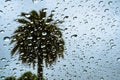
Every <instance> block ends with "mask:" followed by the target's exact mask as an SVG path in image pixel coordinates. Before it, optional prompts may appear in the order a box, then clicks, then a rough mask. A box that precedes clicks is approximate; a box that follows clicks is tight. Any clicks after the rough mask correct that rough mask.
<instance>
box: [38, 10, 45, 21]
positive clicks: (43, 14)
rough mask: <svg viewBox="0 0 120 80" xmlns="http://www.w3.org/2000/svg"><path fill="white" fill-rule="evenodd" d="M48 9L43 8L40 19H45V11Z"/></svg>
mask: <svg viewBox="0 0 120 80" xmlns="http://www.w3.org/2000/svg"><path fill="white" fill-rule="evenodd" d="M45 10H46V9H42V10H41V11H39V12H40V14H39V15H40V20H42V19H44V18H45V17H46V12H45Z"/></svg>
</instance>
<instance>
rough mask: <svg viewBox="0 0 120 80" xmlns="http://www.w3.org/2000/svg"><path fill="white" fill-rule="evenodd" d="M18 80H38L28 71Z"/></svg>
mask: <svg viewBox="0 0 120 80" xmlns="http://www.w3.org/2000/svg"><path fill="white" fill-rule="evenodd" d="M17 80H37V76H36V75H35V74H33V73H32V72H30V71H28V72H25V73H24V74H22V75H21V76H20V77H19V78H18V79H17Z"/></svg>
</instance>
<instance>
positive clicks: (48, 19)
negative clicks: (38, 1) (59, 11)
mask: <svg viewBox="0 0 120 80" xmlns="http://www.w3.org/2000/svg"><path fill="white" fill-rule="evenodd" d="M53 15H54V14H50V15H49V16H48V18H47V20H46V22H48V23H49V22H52V21H53V18H52V17H53Z"/></svg>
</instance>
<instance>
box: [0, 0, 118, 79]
mask: <svg viewBox="0 0 120 80" xmlns="http://www.w3.org/2000/svg"><path fill="white" fill-rule="evenodd" d="M0 4H1V5H0V80H4V79H5V77H8V76H15V77H16V78H18V77H20V76H21V75H22V74H23V73H25V72H27V71H31V72H32V73H34V74H36V75H37V66H35V69H33V67H32V66H28V65H26V64H22V61H19V55H18V54H16V55H13V56H11V54H10V53H11V50H12V49H13V47H14V44H12V45H9V44H10V41H11V39H12V38H11V36H13V33H14V31H15V30H16V29H17V28H18V26H20V25H21V24H20V23H17V22H16V21H15V19H18V18H20V14H21V13H22V12H25V13H29V12H31V11H32V10H36V11H37V12H38V11H39V10H42V9H43V8H46V10H45V12H47V16H49V15H50V13H51V11H52V14H54V16H53V19H54V20H56V21H58V22H59V20H62V21H64V22H63V23H62V24H58V25H57V26H58V27H59V28H60V30H61V32H62V35H63V36H62V37H63V39H64V42H65V50H64V52H63V54H64V58H59V59H57V61H56V62H55V63H53V64H52V66H51V67H45V64H44V67H43V76H44V78H45V79H47V80H119V79H120V1H119V0H34V1H33V0H1V1H0ZM26 17H29V15H26ZM31 33H34V31H33V32H31ZM46 35H48V34H47V33H46V32H43V33H42V36H46ZM28 39H32V37H28ZM38 39H39V38H38ZM21 44H22V43H21ZM31 45H32V44H29V45H28V46H31ZM41 47H43V48H44V47H45V46H44V45H43V46H41ZM53 51H54V50H53ZM36 65H37V64H36Z"/></svg>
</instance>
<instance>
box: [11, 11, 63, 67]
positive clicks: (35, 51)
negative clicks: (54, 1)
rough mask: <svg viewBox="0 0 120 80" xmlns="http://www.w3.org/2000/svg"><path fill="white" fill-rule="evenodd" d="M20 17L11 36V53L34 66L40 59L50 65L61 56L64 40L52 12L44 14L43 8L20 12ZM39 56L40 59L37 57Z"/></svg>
mask: <svg viewBox="0 0 120 80" xmlns="http://www.w3.org/2000/svg"><path fill="white" fill-rule="evenodd" d="M20 16H21V17H22V18H20V19H16V21H17V22H19V23H21V25H20V26H18V28H17V30H15V31H14V34H13V36H12V37H11V38H12V39H11V43H10V44H13V43H14V44H15V46H14V47H13V49H12V51H11V55H14V54H16V53H18V54H19V60H21V61H22V63H27V64H29V65H31V64H32V65H33V67H34V66H35V63H38V62H39V61H40V60H41V62H42V63H41V64H43V61H44V62H45V64H46V66H48V65H51V64H52V63H53V62H55V61H56V60H57V58H58V57H63V51H64V40H63V38H62V33H61V31H60V29H59V28H58V27H57V26H56V24H57V21H53V18H52V17H53V14H50V15H49V16H48V17H47V16H46V12H45V9H42V10H41V11H39V13H38V12H36V11H35V10H33V11H31V12H30V13H24V12H22V13H21V15H20ZM39 58H40V59H39ZM38 67H39V66H38Z"/></svg>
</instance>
